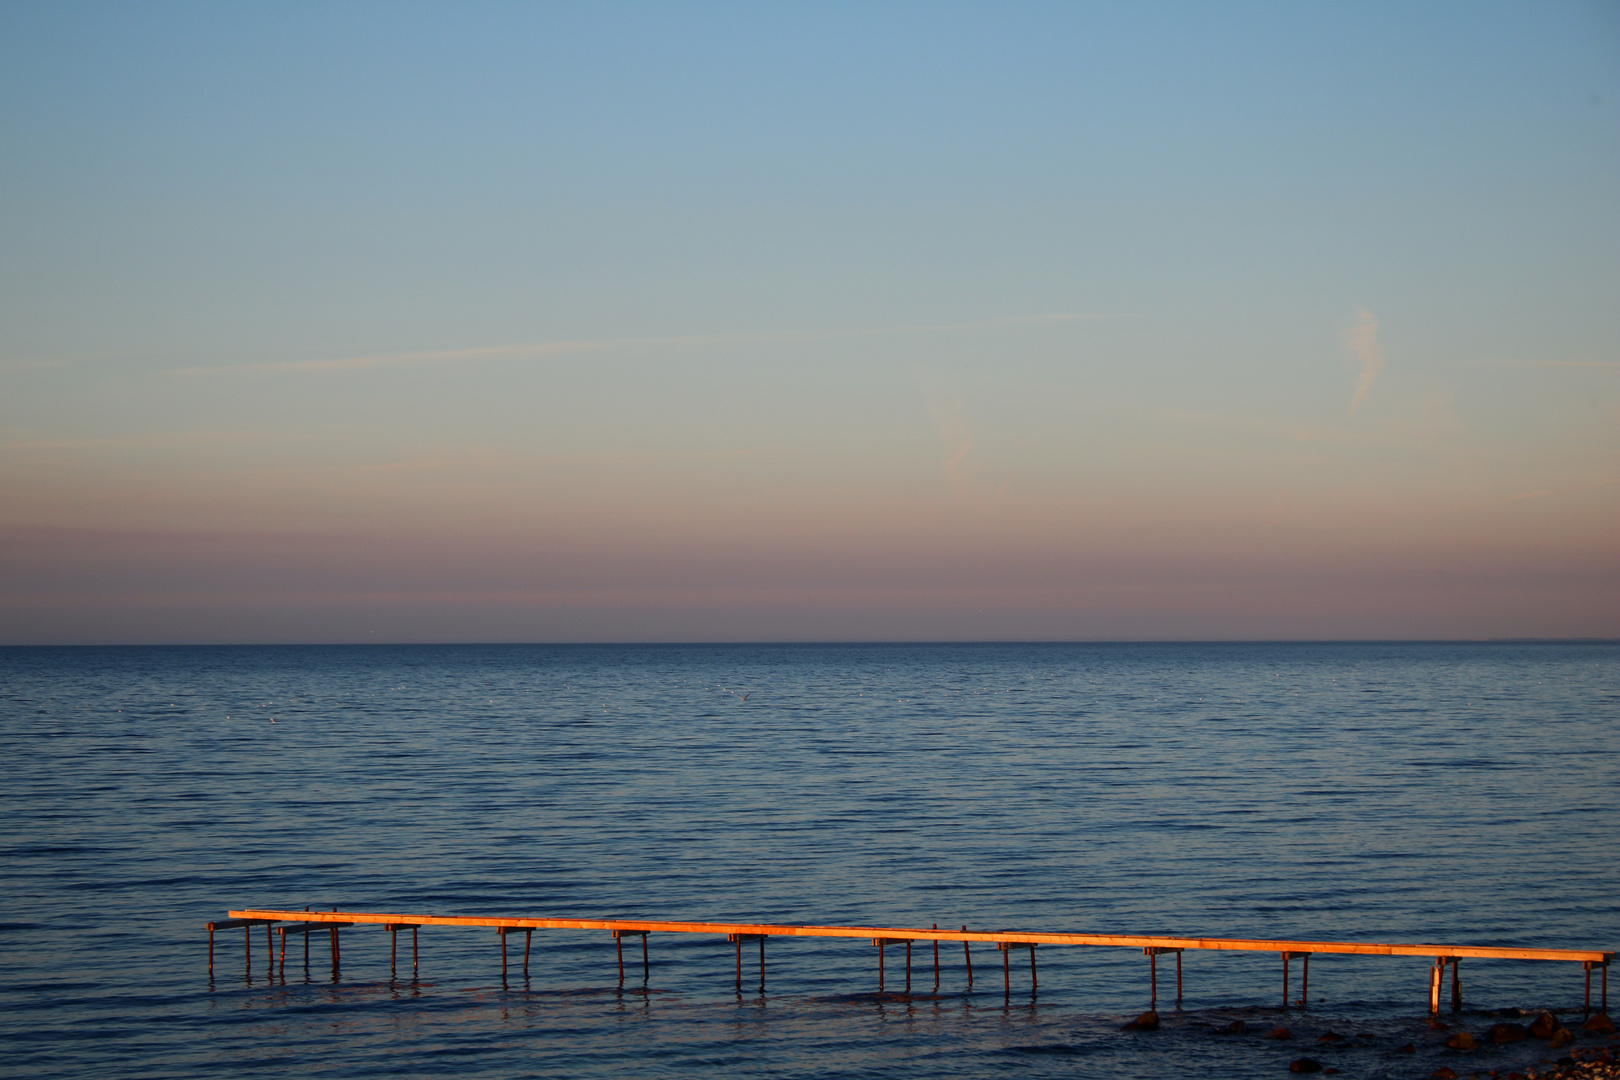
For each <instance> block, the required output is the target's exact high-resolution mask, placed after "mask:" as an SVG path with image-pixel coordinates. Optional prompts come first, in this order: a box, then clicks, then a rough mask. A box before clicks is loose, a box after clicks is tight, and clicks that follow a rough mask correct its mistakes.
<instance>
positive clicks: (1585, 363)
mask: <svg viewBox="0 0 1620 1080" xmlns="http://www.w3.org/2000/svg"><path fill="white" fill-rule="evenodd" d="M1477 362H1478V363H1481V364H1489V365H1491V366H1492V367H1527V368H1577V369H1584V370H1587V371H1614V372H1620V360H1522V359H1517V358H1506V359H1495V360H1480V361H1477Z"/></svg>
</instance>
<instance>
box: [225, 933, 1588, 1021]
mask: <svg viewBox="0 0 1620 1080" xmlns="http://www.w3.org/2000/svg"><path fill="white" fill-rule="evenodd" d="M229 914H230V917H229V918H228V919H225V920H221V921H218V922H211V923H208V924H207V928H208V942H209V945H208V969H209V972H210V973H212V972H213V966H214V964H213V957H214V931H215V930H221V929H226V928H233V927H241V928H242V929H243V930H244V933H245V940H246V946H245V947H246V949H247V954H248V962H249V963H250V964H251V962H252V940H251V937H252V933H253V929H254V928H255V927H258V926H263V927H264V928H265V934H266V941H267V943H270V947H271V949H272V960H273V959H274V954H273V939H272V937H271V935H272V934H273V933H274V932H276V931H277V930H279V931H280V932H281V934H282V942H281V961H282V963H283V964H285V962H286V935H287V934H289V933H292V934H302V935H304V941H305V945H304V949H305V958H306V962H307V959H308V950H309V944H308V942H309V934H310V933H312V932H316V931H330V937H331V952H332V966H333V973H334V975H335V974H336V972H337V967H338V962H339V951H338V931H339V929H342V928H348V927H354V926H358V925H366V924H375V925H379V926H381V927H383V928H384V929H385V930H388V931H390V932H392V933H393V934H394V935H395V937H394V952H392V953H391V954H390V955H391V956H394V955H397V949H398V932H399V931H400V930H410V931H411V960H412V967H413V969H414V968H415V966H416V958H417V949H416V945H417V938H416V934H417V931H418V930H419V929H420V928H422V927H426V926H465V927H484V928H492V929H494V930H496V931H497V933H498V934H499V936H500V942H501V972H502V974H503V975H504V974H505V973H506V964H507V959H506V939H507V937H508V936H510V935H511V934H513V933H522V934H523V935H524V947H523V972H524V975H525V977H527V975H528V966H529V964H528V961H529V939H530V937H531V935H532V934H533V932H534V931H536V930H603V931H607V932H609V933H611V934H612V936H613V938H614V939H615V943H616V945H617V946H618V963H619V981H620V983H623V981H624V953H623V939H624V938H626V937H630V938H635V937H639V938H640V939H641V946H642V977H643V979H644V980H645V979H646V978H648V977H649V974H650V965H649V964H648V961H647V938H648V935H650V934H707V935H713V936H716V937H724V938H725V939H727V941H728V942H729V943H731V944H734V945H735V946H736V954H737V956H736V959H737V990H738V992H739V993H740V992H741V991H742V971H743V964H742V946H743V943H745V942H749V943H752V942H756V941H757V942H758V944H759V979H760V989H761V990H763V989H764V985H765V939H766V938H772V937H812V938H856V939H863V938H864V939H866V940H868V941H870V942H871V943H872V945H874V946H876V947H877V950H878V986H879V990H880V992H881V991H882V989H883V986H884V967H885V965H884V962H883V955H884V949H885V947H887V946H904V948H905V954H906V982H905V985H906V992H907V993H909V992H910V990H911V966H912V965H911V953H912V945H913V944H915V943H918V942H924V943H932V945H933V969H934V986H935V989H937V988H938V986H939V943H940V942H953V943H954V942H961V943H962V947H963V951H964V953H963V955H964V960H965V962H966V965H967V972H968V976H967V977H968V986H969V987H970V988H971V987H972V985H973V974H972V973H973V966H972V965H973V958H972V953H971V951H969V950H970V947H971V945H972V944H974V943H983V944H986V945H994V946H996V947H997V949H998V950H999V951H1000V952H1001V954H1002V972H1003V985H1004V987H1005V991H1006V993H1007V994H1008V995H1010V994H1011V993H1012V976H1011V966H1010V959H1009V958H1010V956H1011V954H1012V953H1013V952H1014V951H1019V950H1024V949H1027V950H1029V962H1030V981H1031V991H1032V992H1034V990H1035V988H1036V983H1035V974H1036V969H1035V950H1036V948H1037V947H1039V946H1043V945H1081V946H1085V945H1090V946H1101V947H1105V948H1125V949H1141V950H1142V953H1143V955H1145V956H1147V957H1148V963H1149V978H1150V984H1149V985H1150V1000H1151V1002H1152V1004H1154V1005H1155V1006H1156V1005H1157V1004H1158V958H1159V957H1160V956H1162V955H1168V954H1174V955H1175V958H1176V1001H1177V1002H1178V1003H1179V1002H1180V1000H1181V954H1182V953H1183V952H1188V951H1200V950H1204V951H1216V952H1227V951H1236V952H1268V953H1276V954H1278V956H1279V957H1280V958H1281V959H1282V965H1283V1004H1284V1006H1287V1005H1289V1004H1290V1002H1289V1000H1288V998H1289V992H1288V991H1289V971H1290V965H1291V962H1292V961H1294V960H1299V961H1301V972H1300V997H1299V1001H1298V1004H1300V1005H1303V1004H1305V1001H1306V996H1307V995H1308V993H1309V979H1310V958H1311V956H1312V955H1314V954H1317V953H1342V954H1349V955H1356V956H1424V957H1430V958H1432V959H1433V961H1434V963H1433V966H1432V967H1431V968H1430V969H1429V987H1428V989H1429V993H1428V1006H1429V1011H1430V1012H1431V1013H1435V1012H1438V1011H1439V1010H1440V1000H1441V991H1442V988H1443V986H1444V982H1445V969H1446V967H1447V966H1448V965H1449V966H1450V968H1451V1005H1452V1008H1453V1009H1454V1010H1456V1009H1461V1008H1462V987H1461V984H1460V983H1459V981H1458V970H1457V964H1458V962H1459V961H1461V960H1464V959H1495V960H1552V961H1561V962H1565V963H1578V964H1580V965H1581V968H1582V970H1583V971H1584V972H1585V975H1586V1006H1585V1007H1586V1012H1587V1014H1588V1015H1590V1014H1591V1011H1592V972H1593V971H1597V972H1599V974H1600V986H1599V994H1600V999H1599V1002H1600V1003H1599V1009H1598V1011H1599V1012H1600V1013H1604V1014H1606V1013H1607V1012H1608V998H1609V970H1608V969H1609V964H1610V963H1611V962H1612V961H1613V959H1614V956H1615V954H1614V953H1613V952H1607V951H1602V950H1597V949H1530V948H1516V947H1501V946H1494V945H1436V944H1416V945H1394V944H1379V943H1373V942H1360V941H1286V940H1262V939H1256V938H1213V937H1168V936H1164V935H1154V934H1148V935H1136V934H1075V933H1050V932H1040V931H1022V930H1018V931H1013V930H969V929H968V928H967V927H966V926H964V927H962V928H961V929H960V930H941V929H940V928H939V927H938V926H937V925H936V926H933V927H930V928H928V929H920V928H911V927H890V926H883V927H879V926H804V925H793V924H786V925H784V924H777V923H733V922H688V921H674V920H661V919H557V918H524V917H506V916H491V915H404V914H379V913H376V912H362V911H336V910H333V911H309V910H304V911H281V910H274V909H268V908H245V909H243V910H241V911H232V912H230V913H229ZM278 924H287V925H285V926H282V925H278Z"/></svg>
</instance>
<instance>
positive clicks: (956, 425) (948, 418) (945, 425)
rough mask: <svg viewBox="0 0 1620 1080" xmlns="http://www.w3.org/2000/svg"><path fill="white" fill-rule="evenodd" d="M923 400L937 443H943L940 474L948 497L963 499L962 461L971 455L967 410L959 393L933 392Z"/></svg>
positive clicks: (965, 486) (964, 476) (965, 485)
mask: <svg viewBox="0 0 1620 1080" xmlns="http://www.w3.org/2000/svg"><path fill="white" fill-rule="evenodd" d="M925 399H926V401H927V402H928V414H929V415H930V416H932V417H933V418H934V426H935V427H936V428H938V429H939V438H940V441H941V442H943V443H944V444H945V459H944V460H943V461H941V462H940V465H939V467H940V471H941V472H943V473H944V474H945V482H946V483H947V484H949V485H950V487H951V492H952V494H954V495H956V496H958V497H962V496H966V495H968V494H969V483H968V477H967V474H966V462H967V456H968V455H969V454H971V453H972V452H973V431H972V429H970V428H969V427H968V422H967V409H966V408H965V407H964V405H963V404H962V398H961V395H959V394H951V393H946V392H944V391H938V390H936V391H931V392H929V393H928V394H927V395H925Z"/></svg>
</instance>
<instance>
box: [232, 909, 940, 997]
mask: <svg viewBox="0 0 1620 1080" xmlns="http://www.w3.org/2000/svg"><path fill="white" fill-rule="evenodd" d="M933 928H934V929H935V930H938V929H939V923H935V924H934V927H933ZM209 955H210V960H209V964H208V970H209V971H212V970H214V966H213V960H212V959H211V957H212V953H210V954H209ZM934 993H936V994H937V993H939V938H935V939H934Z"/></svg>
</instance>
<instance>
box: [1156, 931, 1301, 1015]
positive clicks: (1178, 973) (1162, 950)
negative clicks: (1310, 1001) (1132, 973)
mask: <svg viewBox="0 0 1620 1080" xmlns="http://www.w3.org/2000/svg"><path fill="white" fill-rule="evenodd" d="M1165 953H1175V954H1176V1004H1177V1005H1180V1004H1181V950H1180V949H1173V948H1169V947H1166V946H1162V945H1144V946H1143V947H1142V955H1143V956H1145V957H1147V958H1148V1003H1149V1004H1150V1005H1152V1006H1153V1008H1155V1009H1157V1008H1158V1007H1159V957H1160V956H1161V955H1162V954H1165ZM1284 955H1285V956H1286V955H1287V954H1284ZM1284 963H1285V964H1286V961H1284ZM1286 979H1287V976H1286V975H1285V976H1284V980H1285V988H1284V990H1283V1002H1284V1004H1286V1003H1287V1001H1288V991H1287V989H1286Z"/></svg>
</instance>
